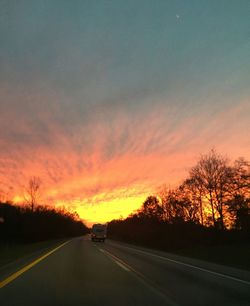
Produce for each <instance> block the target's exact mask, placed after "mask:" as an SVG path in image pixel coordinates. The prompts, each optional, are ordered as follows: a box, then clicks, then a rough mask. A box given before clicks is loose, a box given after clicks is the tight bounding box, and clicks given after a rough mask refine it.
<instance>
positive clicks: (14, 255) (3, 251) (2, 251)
mask: <svg viewBox="0 0 250 306" xmlns="http://www.w3.org/2000/svg"><path fill="white" fill-rule="evenodd" d="M66 240H68V239H57V240H48V241H42V242H36V243H23V244H14V243H12V244H0V267H3V266H5V265H7V264H9V263H11V262H14V261H16V260H19V259H21V258H23V257H26V256H30V255H32V254H34V253H36V252H40V251H41V252H42V251H44V252H45V251H46V250H48V249H50V248H52V247H56V246H57V245H59V244H61V243H63V242H64V241H66Z"/></svg>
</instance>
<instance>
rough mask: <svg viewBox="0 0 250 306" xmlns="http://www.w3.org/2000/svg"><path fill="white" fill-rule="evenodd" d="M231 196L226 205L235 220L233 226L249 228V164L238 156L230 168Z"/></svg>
mask: <svg viewBox="0 0 250 306" xmlns="http://www.w3.org/2000/svg"><path fill="white" fill-rule="evenodd" d="M230 194H231V198H230V199H229V200H228V201H227V203H226V204H227V206H228V209H229V211H230V213H231V214H232V215H233V218H234V221H235V224H234V226H235V228H237V229H240V230H249V229H250V164H249V162H248V161H246V160H245V159H244V158H238V159H237V160H235V162H234V166H233V168H232V180H231V186H230Z"/></svg>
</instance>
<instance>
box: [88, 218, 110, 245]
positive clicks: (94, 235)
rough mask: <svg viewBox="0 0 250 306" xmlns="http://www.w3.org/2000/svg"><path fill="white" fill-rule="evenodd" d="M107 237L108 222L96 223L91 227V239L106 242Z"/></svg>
mask: <svg viewBox="0 0 250 306" xmlns="http://www.w3.org/2000/svg"><path fill="white" fill-rule="evenodd" d="M106 237H107V225H106V224H100V223H97V224H94V225H93V226H92V229H91V240H92V241H102V242H104V241H105V239H106Z"/></svg>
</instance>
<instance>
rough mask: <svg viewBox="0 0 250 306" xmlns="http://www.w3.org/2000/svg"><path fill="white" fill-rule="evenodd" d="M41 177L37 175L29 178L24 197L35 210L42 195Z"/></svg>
mask: <svg viewBox="0 0 250 306" xmlns="http://www.w3.org/2000/svg"><path fill="white" fill-rule="evenodd" d="M41 183H42V181H41V179H40V178H39V177H37V176H33V177H31V178H30V179H29V182H28V186H27V187H26V188H25V195H24V199H25V201H26V203H27V204H28V205H30V207H31V210H32V211H34V206H35V205H37V204H38V200H39V198H40V196H41V194H40V187H41Z"/></svg>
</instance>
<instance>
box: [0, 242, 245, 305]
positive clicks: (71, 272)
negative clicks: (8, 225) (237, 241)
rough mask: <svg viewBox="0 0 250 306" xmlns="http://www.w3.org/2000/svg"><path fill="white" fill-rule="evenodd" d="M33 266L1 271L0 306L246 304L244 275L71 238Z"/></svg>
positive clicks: (118, 245)
mask: <svg viewBox="0 0 250 306" xmlns="http://www.w3.org/2000/svg"><path fill="white" fill-rule="evenodd" d="M32 262H33V263H31V264H30V262H29V263H28V262H27V263H25V264H23V265H22V266H20V267H19V268H18V267H17V266H16V264H13V265H9V266H8V267H6V268H5V269H2V270H0V287H2V288H0V305H1V306H7V305H8V306H15V305H17V306H19V305H21V306H22V305H32V306H33V305H35V306H38V305H44V306H45V305H53V306H54V305H55V306H57V305H87V306H88V305H104V306H106V305H107V306H110V305H126V306H128V305H150V306H152V305H153V306H156V305H192V306H195V305H234V306H235V305H248V306H249V305H250V273H249V272H246V271H241V270H236V269H231V268H226V267H223V266H218V265H214V264H209V263H206V262H201V261H197V260H193V259H188V258H183V257H179V256H176V255H173V254H168V253H164V252H159V251H154V250H149V249H145V248H139V247H135V246H132V245H127V244H123V243H118V242H114V241H106V242H105V243H101V242H96V243H93V242H91V241H90V240H89V238H88V237H83V238H76V239H73V240H71V241H70V242H68V243H66V244H65V245H63V246H62V247H60V248H58V249H57V250H55V251H54V252H52V253H50V254H46V255H45V256H44V258H40V259H38V260H37V261H36V262H34V260H33V261H32ZM32 265H33V266H32ZM21 268H22V269H23V270H21V271H20V269H21ZM17 271H20V272H19V273H16V272H17Z"/></svg>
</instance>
